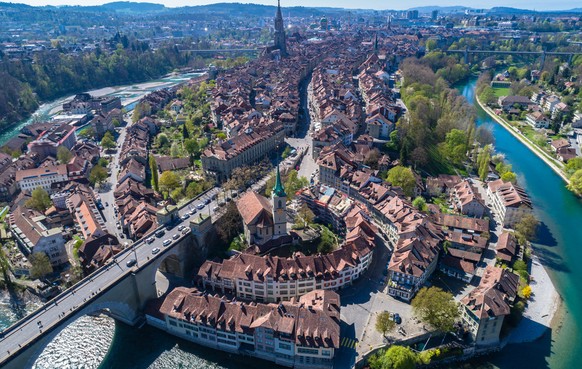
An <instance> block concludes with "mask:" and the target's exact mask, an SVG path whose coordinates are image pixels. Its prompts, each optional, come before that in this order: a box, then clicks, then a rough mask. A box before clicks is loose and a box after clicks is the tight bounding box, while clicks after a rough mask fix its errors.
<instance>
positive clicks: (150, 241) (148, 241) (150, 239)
mask: <svg viewBox="0 0 582 369" xmlns="http://www.w3.org/2000/svg"><path fill="white" fill-rule="evenodd" d="M146 242H147V243H152V242H154V238H153V237H149V238H147V239H146Z"/></svg>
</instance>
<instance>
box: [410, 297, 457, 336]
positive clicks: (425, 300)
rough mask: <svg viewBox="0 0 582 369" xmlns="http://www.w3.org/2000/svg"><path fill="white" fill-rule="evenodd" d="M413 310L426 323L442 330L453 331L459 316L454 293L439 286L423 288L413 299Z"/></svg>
mask: <svg viewBox="0 0 582 369" xmlns="http://www.w3.org/2000/svg"><path fill="white" fill-rule="evenodd" d="M412 311H413V313H414V315H415V316H417V317H418V318H419V319H420V320H422V321H423V322H424V323H426V324H428V325H430V326H432V327H433V328H434V329H436V330H438V331H441V332H451V331H452V330H453V325H454V324H455V320H456V319H457V318H458V317H459V308H458V306H457V303H456V302H455V299H454V298H453V295H452V294H450V293H449V292H445V291H443V290H441V289H440V288H438V287H429V288H426V287H424V288H422V289H421V290H420V291H418V293H417V294H416V297H415V298H414V299H413V300H412Z"/></svg>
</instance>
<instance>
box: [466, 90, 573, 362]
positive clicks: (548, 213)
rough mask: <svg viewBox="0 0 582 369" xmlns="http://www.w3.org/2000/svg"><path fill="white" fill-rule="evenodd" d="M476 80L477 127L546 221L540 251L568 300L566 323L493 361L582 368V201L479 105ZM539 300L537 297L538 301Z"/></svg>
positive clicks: (537, 244) (540, 234)
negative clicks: (486, 131)
mask: <svg viewBox="0 0 582 369" xmlns="http://www.w3.org/2000/svg"><path fill="white" fill-rule="evenodd" d="M475 87H476V79H471V80H469V81H468V82H467V83H466V84H464V85H462V86H460V87H459V91H460V92H461V93H462V95H463V96H465V97H466V98H467V100H469V102H471V103H474V104H475V107H476V109H477V125H487V126H489V127H491V129H492V131H493V135H494V136H495V149H496V151H497V152H500V153H503V154H505V157H506V158H507V160H508V161H509V162H510V163H511V164H512V165H513V170H514V171H515V172H516V173H517V176H518V181H519V184H520V185H521V186H523V187H524V188H525V190H526V191H527V193H528V194H529V196H530V197H531V199H532V202H533V205H534V210H535V215H536V217H537V218H538V219H539V220H540V222H541V227H540V229H539V230H538V235H537V241H536V242H535V243H534V245H533V246H534V251H535V253H536V254H537V255H538V256H539V258H540V261H541V262H542V264H543V265H544V266H545V267H546V269H547V271H548V273H549V274H550V277H551V279H552V281H553V282H554V284H555V286H556V289H557V290H558V292H559V293H560V295H561V296H562V298H563V300H564V304H563V306H564V311H562V312H560V314H563V321H562V324H561V325H559V328H558V327H556V328H558V329H553V330H548V332H547V334H546V335H544V337H542V338H541V339H540V340H538V341H536V342H534V343H529V344H519V345H509V346H507V347H506V348H505V349H504V350H503V351H502V352H501V353H499V354H496V355H495V356H493V357H490V358H489V359H490V363H491V364H493V365H494V366H496V367H499V368H533V369H535V368H551V369H570V368H579V367H582V366H581V364H580V363H582V336H581V333H582V332H581V330H580V323H581V322H582V288H581V287H580V285H581V284H582V268H580V267H579V266H577V262H578V261H580V260H582V200H580V199H579V198H577V197H576V196H574V195H573V194H572V193H571V192H570V191H568V190H567V189H566V188H565V183H564V181H563V180H562V179H561V178H560V177H559V176H558V175H557V174H556V173H554V172H553V171H552V170H551V169H550V168H549V167H548V166H547V165H545V163H544V162H543V161H542V160H541V159H540V158H538V157H537V156H536V155H535V154H534V153H532V152H531V151H530V150H529V149H528V148H527V147H526V146H525V145H523V144H522V143H521V142H519V141H518V140H517V139H516V138H515V137H513V136H512V135H511V134H510V133H509V132H507V131H506V130H505V129H504V128H503V127H502V126H500V125H499V124H497V123H495V121H494V120H493V119H492V118H491V117H489V115H487V113H485V111H484V110H483V109H481V108H480V107H479V106H478V105H477V104H476V103H475V96H474V93H475ZM534 298H535V297H534Z"/></svg>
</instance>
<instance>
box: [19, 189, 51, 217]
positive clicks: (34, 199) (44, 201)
mask: <svg viewBox="0 0 582 369" xmlns="http://www.w3.org/2000/svg"><path fill="white" fill-rule="evenodd" d="M52 204H53V202H52V201H51V198H50V196H49V194H48V192H46V191H45V190H44V189H43V188H42V187H37V188H35V189H34V190H33V191H32V196H31V197H30V199H28V200H27V201H26V204H25V205H26V207H27V208H30V209H35V210H38V211H40V212H45V211H46V209H48V208H49V207H50V206H51V205H52Z"/></svg>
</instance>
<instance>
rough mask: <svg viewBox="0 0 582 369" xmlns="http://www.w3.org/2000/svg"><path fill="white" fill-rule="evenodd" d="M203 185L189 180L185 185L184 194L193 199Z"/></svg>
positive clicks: (201, 189)
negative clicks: (186, 185)
mask: <svg viewBox="0 0 582 369" xmlns="http://www.w3.org/2000/svg"><path fill="white" fill-rule="evenodd" d="M203 190H204V189H203V186H202V184H201V183H199V182H190V184H188V187H186V196H187V197H188V198H190V199H193V198H194V197H196V196H197V195H199V194H200V193H202V191H203Z"/></svg>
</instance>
